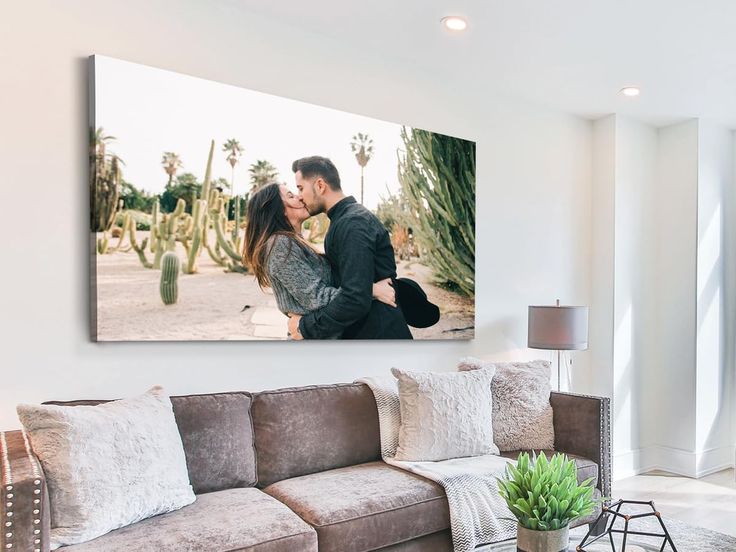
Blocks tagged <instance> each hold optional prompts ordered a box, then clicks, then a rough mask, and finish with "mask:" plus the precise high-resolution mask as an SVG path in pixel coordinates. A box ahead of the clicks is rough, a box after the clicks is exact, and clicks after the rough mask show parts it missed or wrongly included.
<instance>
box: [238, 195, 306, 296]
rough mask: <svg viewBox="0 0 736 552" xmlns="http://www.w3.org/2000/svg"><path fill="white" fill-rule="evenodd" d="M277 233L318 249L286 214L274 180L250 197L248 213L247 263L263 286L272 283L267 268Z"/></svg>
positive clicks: (246, 216)
mask: <svg viewBox="0 0 736 552" xmlns="http://www.w3.org/2000/svg"><path fill="white" fill-rule="evenodd" d="M277 234H281V235H284V236H287V237H289V238H291V240H292V241H291V243H296V244H297V245H298V246H299V247H301V248H303V249H305V250H308V251H314V250H313V249H312V248H311V247H309V246H308V245H307V244H306V242H304V239H303V238H302V237H301V235H299V234H298V233H297V232H295V231H294V229H293V228H292V226H291V224H290V223H289V219H287V218H286V206H285V205H284V200H283V199H282V198H281V187H280V186H279V184H276V183H273V184H267V185H266V186H264V187H263V188H261V189H260V190H258V191H257V192H256V193H255V194H253V196H252V197H251V198H250V199H249V200H248V208H247V210H246V213H245V242H244V244H243V264H244V265H246V266H249V267H250V268H251V270H252V271H253V274H255V277H256V280H257V281H258V285H259V286H261V288H264V287H270V286H271V281H270V279H269V277H268V271H267V270H266V265H267V262H268V254H269V253H270V245H271V244H269V241H268V240H269V239H270V238H271V237H272V236H275V235H277ZM315 253H316V251H315Z"/></svg>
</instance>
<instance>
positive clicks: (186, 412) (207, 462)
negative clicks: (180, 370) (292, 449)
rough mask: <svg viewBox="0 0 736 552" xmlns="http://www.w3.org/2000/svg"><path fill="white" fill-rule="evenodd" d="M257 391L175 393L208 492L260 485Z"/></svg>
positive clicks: (188, 448)
mask: <svg viewBox="0 0 736 552" xmlns="http://www.w3.org/2000/svg"><path fill="white" fill-rule="evenodd" d="M251 400H252V399H251V395H250V393H245V392H233V393H212V394H209V395H182V396H178V397H171V405H172V407H173V409H174V418H175V419H176V424H177V426H178V427H179V434H180V435H181V440H182V444H183V446H184V455H185V456H186V460H187V471H188V472H189V481H190V483H191V485H192V488H193V489H194V492H195V493H197V494H199V493H206V492H211V491H219V490H222V489H230V488H233V487H252V486H254V485H255V484H256V459H255V448H254V445H253V424H252V422H251V416H250V409H251ZM105 402H109V401H101V400H78V401H49V402H46V403H44V404H56V405H61V406H81V405H87V406H90V405H91V406H94V405H97V404H102V403H105Z"/></svg>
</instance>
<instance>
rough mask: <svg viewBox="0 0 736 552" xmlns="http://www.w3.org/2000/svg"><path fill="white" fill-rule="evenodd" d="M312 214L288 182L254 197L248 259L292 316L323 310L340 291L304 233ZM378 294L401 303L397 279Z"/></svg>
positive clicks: (388, 301)
mask: <svg viewBox="0 0 736 552" xmlns="http://www.w3.org/2000/svg"><path fill="white" fill-rule="evenodd" d="M309 216H310V215H309V213H308V212H307V209H306V207H305V206H304V204H303V203H302V202H301V200H300V199H299V198H297V197H296V196H295V195H294V194H293V193H292V192H290V191H289V189H288V187H287V186H286V185H285V184H276V183H274V184H268V185H266V186H264V187H263V188H261V189H260V190H258V191H257V192H256V193H255V194H253V196H252V197H251V198H250V199H249V200H248V209H247V212H246V217H245V218H246V228H245V244H244V247H243V263H244V264H246V265H247V266H249V267H250V268H251V270H252V271H253V273H254V274H255V277H256V280H257V281H258V285H259V286H261V288H268V287H270V288H271V289H273V293H274V297H275V298H276V303H277V305H278V308H279V310H280V311H281V312H283V313H284V314H285V315H286V316H289V315H290V314H299V315H304V314H308V313H309V312H312V311H315V310H318V309H320V308H322V307H324V306H325V305H327V304H328V303H329V302H330V301H331V300H332V299H333V298H334V296H335V295H336V294H338V293H340V288H338V287H335V279H334V277H333V274H332V269H331V268H330V264H329V262H328V261H327V258H326V257H325V256H324V255H323V254H321V253H319V252H318V251H317V250H316V249H314V247H312V246H311V245H310V244H309V243H308V242H307V241H306V240H305V239H304V238H303V237H302V235H301V228H302V224H303V223H304V221H305V220H307V219H308V218H309ZM373 297H374V298H375V299H377V300H379V301H381V302H383V303H386V304H387V305H391V306H392V307H395V306H396V295H395V292H394V289H393V287H392V285H391V280H390V279H386V280H382V281H380V282H377V283H375V284H373ZM340 337H341V336H339V335H336V336H333V338H334V339H339V338H340Z"/></svg>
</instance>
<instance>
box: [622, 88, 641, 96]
mask: <svg viewBox="0 0 736 552" xmlns="http://www.w3.org/2000/svg"><path fill="white" fill-rule="evenodd" d="M620 92H621V94H623V95H624V96H628V97H630V98H633V97H635V96H638V95H639V94H641V90H639V89H638V88H637V87H636V86H625V87H623V88H622V89H621V90H620Z"/></svg>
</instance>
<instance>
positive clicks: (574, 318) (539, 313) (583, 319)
mask: <svg viewBox="0 0 736 552" xmlns="http://www.w3.org/2000/svg"><path fill="white" fill-rule="evenodd" d="M528 347H529V348H530V349H546V350H551V351H557V390H558V391H560V352H561V351H583V350H585V349H587V348H588V307H571V306H561V305H560V300H559V299H558V300H557V304H556V305H554V306H541V305H533V306H530V307H529V333H528Z"/></svg>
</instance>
